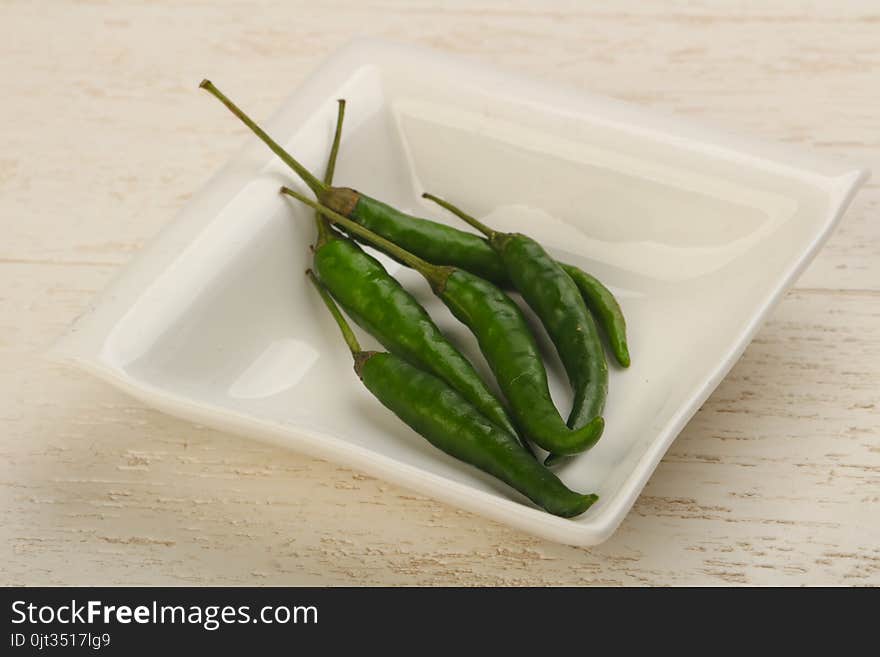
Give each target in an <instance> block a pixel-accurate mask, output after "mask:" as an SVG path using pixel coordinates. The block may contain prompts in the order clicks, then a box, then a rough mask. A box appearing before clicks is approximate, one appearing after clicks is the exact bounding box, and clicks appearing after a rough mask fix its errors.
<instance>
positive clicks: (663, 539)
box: [0, 0, 880, 585]
mask: <svg viewBox="0 0 880 657" xmlns="http://www.w3.org/2000/svg"><path fill="white" fill-rule="evenodd" d="M767 4H768V3H757V2H756V3H740V2H736V3H733V2H731V3H717V2H687V3H685V2H681V3H666V4H664V5H662V6H661V5H659V4H657V3H644V4H643V3H639V2H626V3H610V4H609V3H569V2H561V1H555V2H513V3H512V2H509V1H508V2H461V3H444V4H442V6H440V3H425V2H403V1H400V2H381V3H378V2H354V1H352V0H349V1H345V2H336V3H332V4H329V5H324V4H323V3H308V4H305V3H302V4H300V3H290V2H281V1H278V2H249V3H239V2H233V1H231V0H211V2H185V3H183V2H181V3H167V2H155V1H151V2H112V3H111V2H97V1H95V2H73V1H71V0H65V1H62V0H57V1H56V2H52V3H34V2H26V1H21V2H3V3H2V9H0V12H2V16H3V18H2V22H0V33H2V39H0V93H2V97H3V99H4V102H3V103H2V104H0V126H2V127H0V222H2V223H0V227H2V235H3V238H2V240H0V272H2V281H3V285H2V286H0V362H2V368H0V393H2V394H0V539H2V540H0V546H2V550H3V552H2V553H0V557H2V561H0V584H474V585H479V584H512V585H518V584H533V585H541V584H550V585H552V584H727V583H729V584H842V585H846V584H867V585H877V584H880V520H878V518H880V394H878V390H880V183H878V182H876V181H873V182H869V183H868V185H867V187H866V188H864V189H863V191H862V192H861V193H860V195H859V196H858V197H857V198H856V200H855V202H854V203H853V206H852V207H851V209H850V211H849V212H848V213H847V215H846V217H845V218H844V220H843V222H842V224H841V226H840V228H839V229H838V231H837V232H836V233H835V234H834V236H833V237H832V238H831V240H830V242H829V243H828V245H827V246H826V247H825V248H824V249H823V250H822V252H821V253H820V254H819V256H818V257H817V259H816V260H815V262H814V263H813V265H812V266H811V267H810V268H809V270H808V271H807V272H806V273H805V274H804V275H803V276H802V277H801V279H800V281H799V282H798V283H797V285H796V288H795V289H794V290H793V291H792V292H791V293H789V294H788V296H787V297H786V298H785V299H784V300H783V302H782V303H781V304H780V306H779V307H778V308H777V309H776V311H775V312H774V313H773V315H772V317H771V319H770V320H769V321H768V322H767V324H766V325H765V326H764V327H763V329H762V330H761V331H760V333H759V334H758V336H757V338H756V339H755V341H754V342H753V343H752V345H751V346H750V347H749V348H748V350H747V351H746V353H745V355H744V356H743V358H742V359H741V361H740V362H739V363H738V364H737V365H736V366H735V368H734V369H733V371H732V372H731V373H730V375H729V376H728V377H727V378H726V379H725V380H724V382H723V383H722V384H721V385H720V387H719V388H718V389H717V391H716V392H715V393H714V394H713V395H712V397H711V398H710V400H709V401H708V402H707V403H706V404H705V405H704V407H703V409H702V410H701V411H700V412H699V413H698V414H697V415H696V416H695V418H694V419H693V420H692V421H691V423H690V424H689V425H688V427H687V428H686V429H685V431H684V432H683V433H682V434H681V436H680V437H679V438H678V440H677V441H676V442H675V443H674V445H673V446H672V448H671V449H670V451H669V453H668V454H667V455H666V457H665V458H664V460H663V462H662V464H661V465H660V467H659V468H658V469H657V471H656V473H655V474H654V476H653V477H652V479H651V481H650V483H649V484H648V486H647V487H646V489H645V491H644V492H643V494H642V496H641V497H640V498H639V500H638V502H637V503H636V505H635V507H634V509H633V511H632V512H631V513H630V514H629V516H628V517H627V519H626V520H625V521H624V523H623V525H622V526H621V528H620V530H619V531H618V532H617V533H616V534H615V535H614V536H613V537H612V538H611V539H610V540H609V541H608V542H606V543H604V544H603V545H601V546H599V547H596V548H592V549H577V548H570V547H565V546H560V545H556V544H552V543H548V542H544V541H542V540H540V539H535V538H532V537H529V536H526V535H524V534H521V533H519V532H516V531H514V530H511V529H508V528H505V527H503V526H501V525H497V524H494V523H492V522H489V521H486V520H484V519H482V518H479V517H476V516H473V515H471V514H468V513H465V512H461V511H458V510H456V509H453V508H450V507H448V506H445V505H442V504H439V503H436V502H434V501H431V500H429V499H425V498H423V497H421V496H417V495H413V494H411V493H409V492H408V491H405V490H403V489H400V488H397V487H395V486H391V485H388V484H385V483H383V482H381V481H378V480H375V479H372V478H369V477H365V476H363V475H361V474H358V473H356V472H352V471H350V470H347V469H344V468H339V467H336V466H334V465H332V464H328V463H325V462H322V461H316V460H313V459H310V458H306V457H302V456H299V455H297V454H294V453H291V452H288V451H283V450H279V449H276V448H273V447H268V446H265V445H262V444H259V443H256V442H252V441H248V440H246V439H244V438H240V437H236V436H231V435H225V434H222V433H219V432H216V431H212V430H207V429H203V428H199V427H194V426H192V425H190V424H188V423H185V422H182V421H179V420H176V419H174V418H171V417H167V416H164V415H162V414H160V413H158V412H155V411H153V410H150V409H148V408H145V407H143V406H142V405H140V404H139V403H137V402H135V401H132V400H131V399H129V398H127V397H125V396H124V395H122V394H121V393H119V392H117V391H115V390H113V389H112V388H110V387H109V386H107V385H105V384H103V383H100V382H98V381H95V380H93V379H91V378H89V377H88V376H86V375H84V374H81V373H79V372H76V371H72V370H69V369H65V368H62V367H59V366H56V365H53V364H50V363H47V362H46V361H44V360H43V359H41V357H40V352H41V351H42V350H43V349H44V348H45V347H46V346H47V345H48V344H50V343H51V342H52V340H53V339H54V338H55V337H56V336H58V335H59V334H60V333H61V332H62V331H63V329H64V327H65V326H66V324H67V323H68V322H69V321H70V320H71V319H72V318H73V317H74V316H76V315H77V314H78V313H80V312H82V311H83V310H84V309H85V308H86V307H87V305H88V303H89V301H90V300H91V299H92V297H93V296H94V295H95V294H96V292H98V291H99V290H100V289H101V288H102V287H103V286H104V285H105V284H106V283H107V282H108V280H109V279H110V277H111V276H112V275H113V274H114V272H115V271H116V270H117V269H118V268H119V267H120V266H121V265H123V264H124V263H125V262H127V260H128V259H129V258H130V256H131V254H132V253H134V252H135V251H137V250H138V249H139V248H141V247H142V246H143V245H144V244H145V242H146V241H147V240H149V239H150V237H151V236H153V235H154V234H155V233H157V232H158V231H159V229H160V228H161V227H162V226H163V225H164V224H166V223H167V222H168V221H169V220H170V219H171V218H172V217H173V215H174V213H175V211H177V210H178V209H179V208H180V207H181V206H182V205H183V204H184V203H185V202H186V200H187V199H188V198H189V196H190V194H191V193H192V191H193V190H195V189H197V188H198V187H199V186H200V185H201V184H202V183H203V182H204V181H205V180H206V178H207V177H208V176H209V175H210V174H211V172H212V171H214V170H215V169H216V168H217V167H219V166H220V164H222V163H223V162H224V161H225V160H226V159H227V158H228V157H229V155H230V153H231V152H232V151H233V150H234V149H235V148H236V147H237V145H238V144H239V143H240V142H241V140H242V138H243V137H242V133H241V131H240V129H239V128H238V126H237V125H236V124H235V123H234V122H231V121H229V120H228V117H226V116H224V115H223V114H221V113H219V112H215V111H211V110H212V109H213V107H212V106H211V105H210V100H209V99H206V98H205V97H204V96H203V95H202V94H199V93H197V92H196V90H195V85H196V84H197V82H198V81H199V80H200V79H201V78H202V77H204V76H206V75H208V76H213V77H215V78H216V79H217V80H218V81H219V80H223V81H224V84H226V85H227V86H228V87H230V88H232V89H235V93H236V95H237V96H239V97H241V98H247V99H248V103H247V104H248V107H249V108H252V109H253V111H254V114H255V115H257V116H265V115H266V114H268V113H269V112H270V111H271V110H272V109H273V108H274V107H275V106H276V105H277V104H278V103H279V102H280V100H281V98H282V97H284V96H285V95H286V94H287V93H289V91H290V90H291V89H292V88H293V87H294V86H295V85H296V84H297V83H298V82H299V81H300V80H301V79H302V78H303V77H304V76H305V75H306V74H307V73H308V72H309V71H310V70H311V69H312V68H314V67H315V66H316V65H317V63H318V62H319V61H320V59H321V58H322V57H324V56H325V55H327V54H328V53H330V52H331V51H333V50H335V49H337V48H338V47H340V46H341V45H342V44H344V43H345V42H346V41H347V40H349V39H350V38H351V37H353V36H356V35H364V34H367V35H373V36H379V37H384V38H391V39H395V40H399V41H411V42H416V43H420V44H423V45H427V46H432V47H435V48H439V49H443V50H449V51H455V52H459V53H465V54H468V55H473V56H477V57H479V58H480V59H482V60H485V61H488V62H490V63H494V64H496V65H498V66H499V67H503V68H507V69H515V70H519V71H521V72H523V73H526V74H529V75H533V76H537V77H541V78H544V79H549V80H553V81H556V82H560V83H564V84H568V85H571V86H573V87H576V88H581V89H585V90H589V91H591V92H596V93H602V94H606V95H610V96H615V97H618V98H622V99H625V100H629V101H632V102H635V103H639V104H642V105H646V106H651V107H656V108H661V109H664V110H670V111H673V112H675V113H678V114H681V115H685V116H692V117H694V118H695V119H698V120H700V121H704V122H710V123H714V124H717V125H723V126H726V127H727V128H729V129H730V130H733V131H739V132H743V133H746V134H752V135H755V136H759V137H766V138H769V139H776V140H783V141H788V142H796V143H800V144H804V145H806V146H809V147H812V148H813V149H815V150H818V151H820V152H828V153H833V154H836V155H843V156H848V157H851V158H852V159H853V160H854V161H855V162H857V163H859V164H866V165H868V166H873V168H874V170H875V171H880V122H878V120H877V109H878V107H880V48H878V44H880V9H878V7H877V5H876V3H874V2H864V3H859V2H849V3H837V2H827V3H801V2H776V3H773V7H772V8H768V7H767V6H766V5H767ZM317 5H321V6H317ZM49 24H51V25H53V28H52V30H51V31H47V29H46V26H47V25H49Z"/></svg>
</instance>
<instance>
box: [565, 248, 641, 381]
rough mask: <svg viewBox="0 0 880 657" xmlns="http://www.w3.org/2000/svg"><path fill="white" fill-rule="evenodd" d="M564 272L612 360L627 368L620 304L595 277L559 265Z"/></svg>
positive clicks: (576, 269) (625, 343) (627, 348)
mask: <svg viewBox="0 0 880 657" xmlns="http://www.w3.org/2000/svg"><path fill="white" fill-rule="evenodd" d="M559 264H560V265H561V266H562V268H563V269H564V270H565V273H566V274H568V275H569V276H571V280H573V281H574V282H575V285H577V286H578V289H579V290H580V291H581V296H582V297H583V299H584V303H586V304H587V308H589V309H590V312H592V313H593V316H594V317H596V319H597V321H598V323H599V325H600V326H601V327H602V330H603V331H604V332H605V337H606V338H607V339H608V344H609V346H610V347H611V353H613V354H614V358H616V359H617V362H618V363H620V365H621V366H623V367H629V364H630V358H629V346H628V345H627V342H626V319H624V317H623V311H622V310H621V309H620V304H619V303H617V299H615V298H614V294H612V292H611V290H609V289H608V288H607V287H605V286H604V285H602V282H601V281H600V280H599V279H598V278H596V277H595V276H591V275H590V274H588V273H587V272H585V271H584V270H583V269H580V268H579V267H575V266H574V265H566V264H565V263H559Z"/></svg>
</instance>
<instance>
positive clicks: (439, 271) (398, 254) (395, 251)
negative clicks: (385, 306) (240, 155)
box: [281, 187, 453, 287]
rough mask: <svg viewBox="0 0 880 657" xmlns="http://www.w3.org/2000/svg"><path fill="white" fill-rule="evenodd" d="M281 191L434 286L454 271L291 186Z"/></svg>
mask: <svg viewBox="0 0 880 657" xmlns="http://www.w3.org/2000/svg"><path fill="white" fill-rule="evenodd" d="M281 193H282V194H287V195H288V196H292V197H293V198H295V199H296V200H297V201H300V202H301V203H305V204H306V205H308V206H309V207H312V208H314V209H315V210H317V211H318V212H320V213H321V214H323V215H324V216H325V217H327V219H329V220H330V221H331V222H333V223H334V224H336V225H338V226H342V227H343V228H344V229H345V230H347V231H349V232H351V233H354V234H355V235H357V236H358V237H360V238H362V239H364V240H366V241H367V242H369V243H370V244H372V245H373V246H376V247H378V248H380V249H382V250H383V251H385V252H386V253H388V254H389V255H391V256H393V257H395V258H397V259H398V260H400V261H401V262H403V263H404V264H405V265H406V266H407V267H412V268H413V269H415V270H416V271H417V272H419V274H421V275H422V276H424V277H425V279H426V280H427V281H428V283H430V284H431V285H432V286H434V287H436V286H441V287H442V285H443V283H444V282H445V281H446V279H447V278H448V277H449V274H450V273H451V271H453V268H451V267H438V266H437V265H432V264H431V263H430V262H426V261H424V260H422V259H421V258H419V257H418V256H415V255H413V254H412V253H410V252H409V251H405V250H403V249H402V248H400V247H399V246H397V244H395V243H394V242H391V241H389V240H386V239H385V238H384V237H381V236H380V235H377V234H376V233H374V232H373V231H371V230H368V229H366V228H364V227H363V226H361V225H360V224H358V223H356V222H354V221H352V220H351V219H349V218H347V217H344V216H342V215H341V214H339V213H338V212H334V211H333V210H331V209H330V208H327V207H325V206H323V205H321V204H320V203H318V202H316V201H313V200H312V199H310V198H307V197H305V196H303V195H302V194H300V193H299V192H296V191H294V190H292V189H290V188H289V187H282V188H281Z"/></svg>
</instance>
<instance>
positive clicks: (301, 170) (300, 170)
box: [199, 80, 328, 195]
mask: <svg viewBox="0 0 880 657" xmlns="http://www.w3.org/2000/svg"><path fill="white" fill-rule="evenodd" d="M199 88H201V89H205V90H206V91H207V92H208V93H210V94H211V95H212V96H214V97H215V98H216V99H217V100H219V101H220V102H221V103H223V104H224V105H226V107H227V109H229V111H230V112H232V113H233V114H234V115H235V116H237V117H238V118H239V120H240V121H241V122H242V123H244V124H245V125H246V126H247V127H248V128H250V129H251V131H252V132H253V133H254V134H255V135H257V137H259V138H260V139H261V140H262V141H263V143H264V144H266V146H268V147H269V149H270V150H271V151H272V152H273V153H275V155H277V156H278V157H279V158H281V160H282V161H283V162H284V163H285V164H286V165H287V166H289V167H290V168H291V169H293V170H294V171H295V172H296V174H297V175H298V176H299V177H300V178H302V180H303V182H304V183H305V184H306V185H308V186H309V189H311V190H312V191H313V192H314V193H315V194H316V195H320V194H321V193H322V192H326V191H327V189H328V187H327V185H325V184H324V183H323V182H321V181H320V180H318V179H317V178H316V177H315V176H314V175H313V174H312V172H311V171H309V170H308V169H306V168H305V167H304V166H303V165H302V164H300V163H299V162H298V161H297V160H295V159H294V158H293V156H292V155H290V153H288V152H287V151H286V150H284V149H283V148H282V147H281V145H280V144H279V143H278V142H276V141H275V140H274V139H272V138H271V137H270V136H269V135H268V134H266V132H265V131H264V130H263V129H262V128H261V127H260V126H258V125H257V124H256V123H255V122H254V121H253V119H251V118H250V117H249V116H248V115H247V114H245V113H244V112H243V111H242V110H241V109H239V107H238V106H237V105H236V104H235V103H233V102H232V101H231V100H229V98H227V97H226V96H225V95H224V94H223V92H222V91H220V90H219V89H218V88H217V87H215V86H214V84H213V83H212V82H211V81H210V80H202V82H201V84H199Z"/></svg>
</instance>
